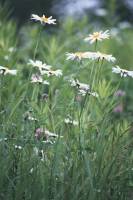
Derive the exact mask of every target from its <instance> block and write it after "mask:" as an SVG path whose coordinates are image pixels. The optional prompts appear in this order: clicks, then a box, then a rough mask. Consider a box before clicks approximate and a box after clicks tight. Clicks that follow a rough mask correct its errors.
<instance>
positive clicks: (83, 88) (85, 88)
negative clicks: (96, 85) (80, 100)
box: [70, 80, 98, 97]
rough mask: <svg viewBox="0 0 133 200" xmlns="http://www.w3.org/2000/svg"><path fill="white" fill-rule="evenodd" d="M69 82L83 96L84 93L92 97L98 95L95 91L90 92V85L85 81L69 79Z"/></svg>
mask: <svg viewBox="0 0 133 200" xmlns="http://www.w3.org/2000/svg"><path fill="white" fill-rule="evenodd" d="M70 84H71V86H72V87H76V88H77V89H78V92H79V94H80V95H82V96H85V95H86V94H89V95H92V96H94V97H98V94H97V93H96V92H92V91H91V90H90V86H89V85H88V84H85V83H80V82H79V80H70Z"/></svg>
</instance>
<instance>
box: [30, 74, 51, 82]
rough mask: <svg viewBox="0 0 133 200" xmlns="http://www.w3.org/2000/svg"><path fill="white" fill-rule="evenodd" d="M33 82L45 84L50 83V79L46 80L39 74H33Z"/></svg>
mask: <svg viewBox="0 0 133 200" xmlns="http://www.w3.org/2000/svg"><path fill="white" fill-rule="evenodd" d="M31 83H42V84H44V85H49V82H48V81H46V80H45V81H44V80H43V78H42V77H41V76H40V75H38V74H33V75H32V77H31Z"/></svg>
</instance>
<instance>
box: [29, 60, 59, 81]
mask: <svg viewBox="0 0 133 200" xmlns="http://www.w3.org/2000/svg"><path fill="white" fill-rule="evenodd" d="M28 64H29V65H32V66H33V67H36V68H37V69H38V70H39V73H40V74H33V75H32V77H31V82H32V83H42V84H45V85H49V82H48V81H46V80H43V77H42V76H43V75H46V76H47V77H50V76H57V77H60V76H62V70H60V69H57V70H52V69H51V68H52V66H51V65H47V64H46V63H42V61H40V60H36V61H33V60H31V59H30V60H29V63H28Z"/></svg>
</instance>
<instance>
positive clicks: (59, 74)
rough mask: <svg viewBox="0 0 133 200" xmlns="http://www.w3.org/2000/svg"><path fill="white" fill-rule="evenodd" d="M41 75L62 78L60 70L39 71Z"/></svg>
mask: <svg viewBox="0 0 133 200" xmlns="http://www.w3.org/2000/svg"><path fill="white" fill-rule="evenodd" d="M40 73H41V75H47V76H48V77H49V76H57V77H60V76H62V70H60V69H57V70H55V71H54V70H41V71H40Z"/></svg>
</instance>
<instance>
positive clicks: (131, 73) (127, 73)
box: [112, 66, 133, 78]
mask: <svg viewBox="0 0 133 200" xmlns="http://www.w3.org/2000/svg"><path fill="white" fill-rule="evenodd" d="M112 72H113V73H116V74H120V76H121V77H127V76H130V77H132V78H133V71H128V70H126V69H121V68H120V67H119V66H116V67H113V68H112Z"/></svg>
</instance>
